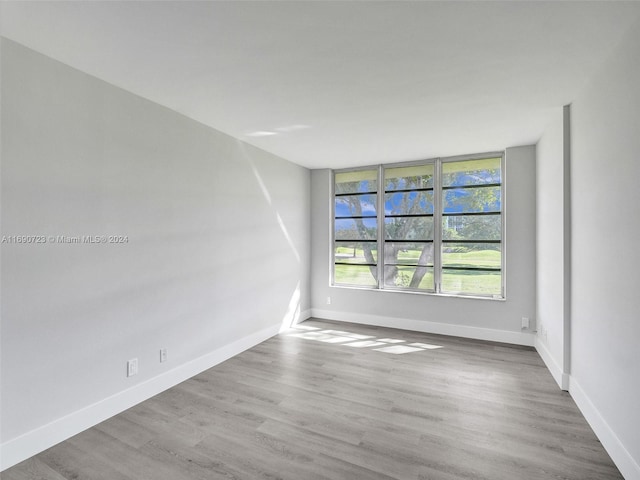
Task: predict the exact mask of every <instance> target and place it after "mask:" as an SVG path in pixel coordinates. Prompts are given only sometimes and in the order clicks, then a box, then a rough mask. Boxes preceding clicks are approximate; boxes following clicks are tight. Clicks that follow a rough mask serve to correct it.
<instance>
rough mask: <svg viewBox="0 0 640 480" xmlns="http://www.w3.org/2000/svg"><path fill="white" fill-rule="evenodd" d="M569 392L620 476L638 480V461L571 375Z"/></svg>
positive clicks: (639, 469)
mask: <svg viewBox="0 0 640 480" xmlns="http://www.w3.org/2000/svg"><path fill="white" fill-rule="evenodd" d="M569 393H570V394H571V396H572V397H573V400H574V401H575V402H576V405H578V408H579V409H580V411H581V412H582V415H584V418H585V419H586V420H587V422H588V423H589V425H590V426H591V428H592V429H593V431H594V432H595V434H596V436H597V437H598V440H600V443H602V446H603V447H604V449H605V450H606V451H607V453H608V454H609V456H611V459H612V460H613V463H615V464H616V467H618V470H620V473H622V476H623V477H624V478H625V479H626V480H640V465H638V462H637V461H636V460H635V459H634V458H633V457H632V456H631V454H630V453H629V451H628V450H627V449H626V448H625V446H624V445H623V444H622V442H621V441H620V439H619V438H618V436H617V435H616V434H615V432H614V431H613V430H612V429H611V427H610V426H609V424H608V423H607V422H606V420H605V419H604V418H603V417H602V415H601V414H600V412H599V411H598V409H597V408H596V406H595V405H594V404H593V403H592V402H591V399H590V398H589V397H588V396H587V394H586V392H585V391H584V390H583V389H582V387H581V386H580V384H579V383H578V382H577V381H576V379H575V378H573V377H571V385H570V388H569Z"/></svg>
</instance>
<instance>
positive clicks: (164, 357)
mask: <svg viewBox="0 0 640 480" xmlns="http://www.w3.org/2000/svg"><path fill="white" fill-rule="evenodd" d="M166 361H167V349H166V348H161V349H160V363H164V362H166Z"/></svg>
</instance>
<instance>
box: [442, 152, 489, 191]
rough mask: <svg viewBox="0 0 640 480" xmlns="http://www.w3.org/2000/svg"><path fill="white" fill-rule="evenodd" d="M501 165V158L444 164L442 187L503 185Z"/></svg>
mask: <svg viewBox="0 0 640 480" xmlns="http://www.w3.org/2000/svg"><path fill="white" fill-rule="evenodd" d="M500 163H501V159H500V157H498V158H483V159H480V160H463V161H460V162H443V163H442V186H444V187H449V186H458V185H461V186H462V185H483V184H486V183H501V174H500Z"/></svg>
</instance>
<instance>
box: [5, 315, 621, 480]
mask: <svg viewBox="0 0 640 480" xmlns="http://www.w3.org/2000/svg"><path fill="white" fill-rule="evenodd" d="M380 339H384V341H380ZM393 340H402V341H401V342H400V341H398V342H395V343H394V342H393ZM362 342H364V343H362ZM367 342H369V344H368V343H367ZM415 343H417V344H421V345H413V346H412V347H411V348H412V349H413V350H411V351H409V352H408V353H392V352H393V351H394V350H399V349H397V348H392V349H391V350H388V349H389V347H398V346H407V345H409V344H415ZM435 347H441V348H435ZM380 348H382V349H383V351H379V350H376V349H380ZM384 350H386V351H384ZM620 478H622V476H621V475H620V473H619V472H618V470H617V468H616V467H615V465H614V464H613V463H612V461H611V459H610V458H609V456H608V455H607V453H606V452H605V451H604V449H603V448H602V446H601V445H600V443H599V441H598V440H597V438H596V437H595V435H594V434H593V432H592V431H591V429H590V427H589V426H588V425H587V423H586V421H585V420H584V418H583V417H582V415H581V414H580V412H579V411H578V409H577V407H576V405H575V404H574V402H573V400H572V399H571V397H570V396H569V395H568V394H567V393H565V392H562V391H560V390H559V389H558V387H557V385H556V384H555V382H554V381H553V379H552V378H551V375H550V374H549V372H548V371H547V369H546V368H545V366H544V364H543V362H542V360H541V359H540V357H539V356H538V354H537V353H536V352H535V351H534V350H533V349H531V348H527V347H518V346H511V345H504V344H498V343H491V342H484V341H476V340H467V339H460V338H454V337H445V336H438V335H429V334H423V333H416V332H407V331H403V330H392V329H385V328H378V327H369V326H362V325H353V324H346V323H334V322H327V321H318V320H309V321H307V322H304V323H303V324H301V325H299V326H298V329H296V330H291V331H288V332H284V333H282V334H280V335H278V336H276V337H273V338H271V339H269V340H268V341H266V342H264V343H262V344H260V345H257V346H256V347H254V348H252V349H250V350H247V351H246V352H244V353H242V354H241V355H238V356H236V357H234V358H232V359H230V360H228V361H226V362H224V363H222V364H220V365H218V366H216V367H214V368H212V369H210V370H208V371H206V372H204V373H202V374H200V375H198V376H196V377H194V378H192V379H190V380H188V381H186V382H184V383H182V384H180V385H177V386H176V387H174V388H171V389H170V390H167V391H165V392H163V393H161V394H160V395H157V396H156V397H154V398H151V399H149V400H147V401H145V402H143V403H141V404H140V405H137V406H136V407H133V408H131V409H129V410H127V411H125V412H123V413H121V414H120V415H117V416H115V417H113V418H111V419H109V420H107V421H105V422H103V423H101V424H99V425H97V426H95V427H94V428H91V429H89V430H87V431H85V432H83V433H80V434H79V435H76V436H75V437H73V438H71V439H69V440H67V441H65V442H63V443H61V444H59V445H56V446H55V447H52V448H50V449H48V450H46V451H45V452H42V453H41V454H39V455H37V456H35V457H33V458H31V459H29V460H27V461H25V462H22V463H21V464H19V465H16V466H15V467H13V468H10V469H8V470H6V471H5V472H2V479H3V480H25V479H47V480H49V479H50V480H62V479H87V480H89V479H91V480H94V479H95V480H103V479H104V480H129V479H131V480H142V479H153V480H158V479H161V480H162V479H167V480H169V479H170V480H192V479H292V480H307V479H331V480H340V479H420V480H426V479H429V480H454V479H487V480H500V479H508V480H519V479H523V480H535V479H554V480H557V479H576V480H588V479H594V480H596V479H597V480H602V479H620Z"/></svg>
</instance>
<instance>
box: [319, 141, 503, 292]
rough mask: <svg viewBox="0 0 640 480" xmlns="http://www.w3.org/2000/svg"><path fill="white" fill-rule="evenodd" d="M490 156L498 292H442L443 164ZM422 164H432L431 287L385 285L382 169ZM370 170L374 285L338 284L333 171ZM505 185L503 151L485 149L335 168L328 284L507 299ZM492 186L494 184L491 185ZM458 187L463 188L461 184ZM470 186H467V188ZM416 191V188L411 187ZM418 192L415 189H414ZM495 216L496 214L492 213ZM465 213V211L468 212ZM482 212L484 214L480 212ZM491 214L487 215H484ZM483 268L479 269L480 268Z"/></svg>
mask: <svg viewBox="0 0 640 480" xmlns="http://www.w3.org/2000/svg"><path fill="white" fill-rule="evenodd" d="M490 158H500V185H499V186H500V210H499V212H500V213H499V215H500V240H499V241H498V242H492V243H499V244H500V246H501V248H500V269H499V272H500V294H486V295H483V294H481V293H464V292H443V291H442V276H443V265H442V263H443V261H442V245H443V243H447V242H444V241H443V240H444V239H443V238H442V236H443V232H442V230H443V228H442V222H443V218H445V216H450V215H445V214H444V212H443V208H442V195H443V192H444V191H445V190H446V189H445V188H443V185H442V178H443V176H442V166H443V164H445V163H451V162H462V161H469V160H482V159H490ZM423 165H433V189H432V192H433V216H432V218H433V282H434V283H433V289H432V290H431V289H430V290H426V289H417V288H411V287H402V286H387V285H385V280H384V267H385V240H386V238H385V218H386V215H385V194H386V193H387V192H386V185H385V170H386V169H394V168H403V167H412V166H423ZM367 170H368V171H371V170H377V173H378V175H377V190H376V193H375V195H376V213H377V221H376V225H377V245H376V249H377V251H376V254H377V257H376V262H377V268H376V272H377V279H374V280H377V281H376V284H375V285H370V286H369V285H352V284H341V283H336V281H335V265H336V255H335V252H336V239H335V225H336V223H335V220H336V211H335V210H336V193H335V188H336V174H340V173H348V172H358V171H367ZM505 185H506V162H505V152H504V151H495V152H485V153H477V154H471V155H457V156H451V157H436V158H432V159H426V160H417V161H410V162H399V163H386V164H378V165H367V166H363V167H357V168H344V169H335V170H332V172H331V188H330V193H331V194H330V201H331V208H330V215H331V220H330V221H331V228H330V242H329V243H330V256H329V257H330V269H329V270H330V274H329V283H330V286H331V287H337V288H352V289H353V288H354V289H359V290H373V291H381V292H385V291H386V292H396V293H411V294H418V295H435V296H445V297H459V298H476V299H489V300H506V271H507V269H506V257H507V255H506V250H507V248H506V209H507V202H506V195H505V193H506V192H505V190H506V188H505ZM491 186H497V185H494V184H491ZM460 188H465V187H464V186H461V187H460ZM466 188H469V187H466ZM471 188H479V187H471ZM412 190H416V189H412ZM416 191H417V190H416ZM493 214H494V215H495V213H493ZM467 215H468V214H467ZM481 215H485V214H481ZM486 215H490V214H486ZM477 243H486V242H483V241H480V240H479V241H478V242H477ZM479 270H482V269H479ZM486 270H487V271H489V270H493V269H490V268H487V269H486Z"/></svg>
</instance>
